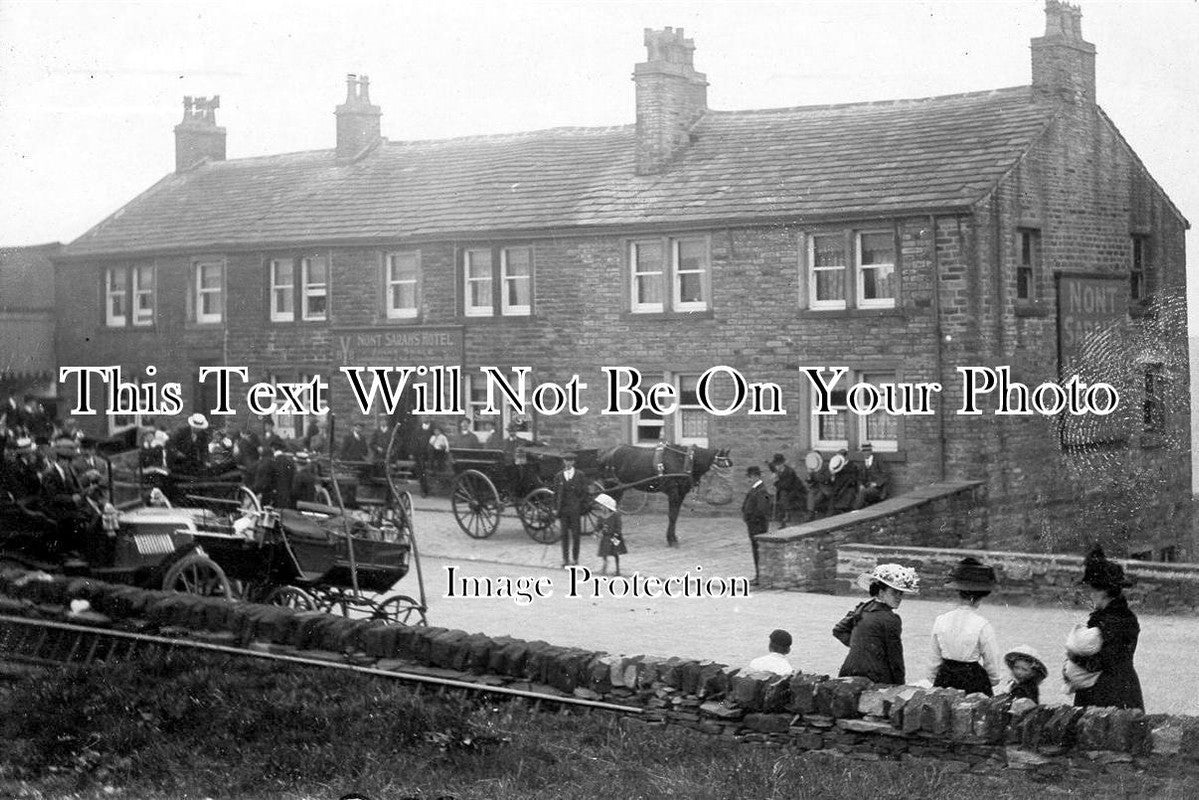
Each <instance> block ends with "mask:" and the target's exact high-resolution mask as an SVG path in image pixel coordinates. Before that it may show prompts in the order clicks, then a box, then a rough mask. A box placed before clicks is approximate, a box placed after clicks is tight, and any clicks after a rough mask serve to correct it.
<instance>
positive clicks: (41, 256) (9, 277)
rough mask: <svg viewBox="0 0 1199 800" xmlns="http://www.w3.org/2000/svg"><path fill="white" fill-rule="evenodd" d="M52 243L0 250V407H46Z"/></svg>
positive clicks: (52, 386)
mask: <svg viewBox="0 0 1199 800" xmlns="http://www.w3.org/2000/svg"><path fill="white" fill-rule="evenodd" d="M61 248H62V245H61V244H59V243H58V242H51V243H49V244H40V245H34V246H32V247H0V403H5V402H7V400H8V398H9V397H12V398H13V399H15V400H16V401H17V402H18V403H24V402H25V400H26V399H29V400H32V401H34V402H40V403H43V404H44V405H45V404H48V405H50V407H51V410H52V411H53V410H55V409H54V399H55V397H56V395H57V391H56V389H57V385H56V383H55V377H56V376H55V368H54V317H55V311H54V264H53V263H52V262H51V259H52V258H53V257H54V255H55V254H56V253H58V251H59V250H60V249H61Z"/></svg>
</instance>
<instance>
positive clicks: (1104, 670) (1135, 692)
mask: <svg viewBox="0 0 1199 800" xmlns="http://www.w3.org/2000/svg"><path fill="white" fill-rule="evenodd" d="M1079 583H1080V584H1085V585H1086V586H1087V587H1089V589H1090V596H1091V604H1092V606H1094V608H1095V610H1094V611H1093V612H1092V613H1091V616H1090V617H1089V618H1088V619H1087V627H1088V628H1098V629H1099V634H1100V637H1101V643H1100V646H1099V652H1097V653H1095V654H1094V655H1089V656H1080V655H1075V654H1070V655H1069V658H1070V660H1071V661H1073V662H1074V663H1076V664H1077V665H1078V666H1080V667H1082V668H1083V669H1084V670H1087V671H1090V672H1097V673H1099V675H1098V678H1096V679H1095V682H1094V684H1093V685H1092V686H1090V687H1089V688H1079V689H1077V690H1076V691H1075V693H1074V705H1076V706H1115V707H1116V708H1140V709H1143V708H1144V707H1145V700H1144V697H1143V695H1142V694H1141V680H1140V678H1139V677H1137V671H1136V668H1135V667H1134V666H1133V663H1132V659H1133V655H1134V654H1135V653H1136V650H1137V639H1138V638H1139V637H1140V633H1141V625H1140V623H1139V622H1138V621H1137V616H1136V614H1134V613H1132V610H1131V609H1130V608H1129V607H1128V600H1126V599H1125V597H1124V589H1126V588H1127V587H1129V586H1132V582H1131V581H1129V580H1127V579H1126V578H1125V577H1124V568H1123V567H1121V566H1120V565H1119V564H1117V563H1116V562H1115V561H1111V560H1110V559H1108V558H1107V557H1106V556H1104V554H1103V550H1101V549H1100V548H1098V547H1096V548H1095V549H1094V550H1092V551H1091V552H1090V554H1089V555H1087V559H1086V561H1085V562H1084V564H1083V575H1082V579H1081V580H1079Z"/></svg>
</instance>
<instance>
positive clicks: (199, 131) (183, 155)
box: [175, 94, 225, 172]
mask: <svg viewBox="0 0 1199 800" xmlns="http://www.w3.org/2000/svg"><path fill="white" fill-rule="evenodd" d="M220 107H221V96H220V95H219V94H218V95H213V96H212V97H211V98H208V97H184V98H183V121H182V122H180V123H179V124H178V125H176V126H175V171H176V172H185V171H187V170H189V169H191V168H192V167H195V166H198V165H199V164H201V163H203V162H205V161H224V160H225V129H224V128H220V127H217V124H216V110H217V109H218V108H220Z"/></svg>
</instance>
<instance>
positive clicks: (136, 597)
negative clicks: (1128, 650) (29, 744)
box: [0, 571, 1199, 775]
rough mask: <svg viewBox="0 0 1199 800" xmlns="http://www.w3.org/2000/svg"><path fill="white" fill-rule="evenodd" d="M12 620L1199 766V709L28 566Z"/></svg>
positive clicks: (729, 718)
mask: <svg viewBox="0 0 1199 800" xmlns="http://www.w3.org/2000/svg"><path fill="white" fill-rule="evenodd" d="M75 599H86V600H88V601H89V603H90V604H91V607H92V610H89V611H85V612H83V613H79V614H74V615H71V614H70V613H69V611H68V607H69V605H70V602H71V601H72V600H75ZM0 614H3V615H15V616H23V617H43V618H48V619H55V620H65V621H69V622H73V623H76V624H82V625H89V626H95V627H98V628H121V629H125V630H134V631H137V632H141V633H151V632H152V633H169V634H171V635H173V636H187V637H194V638H196V639H198V640H203V641H207V642H216V643H221V644H226V645H236V646H241V647H247V648H250V649H256V650H259V651H265V652H274V653H283V654H290V655H298V656H304V657H310V658H316V659H322V660H333V661H341V660H342V659H343V657H344V656H345V655H346V654H353V655H354V656H356V660H357V661H364V662H369V663H372V664H373V666H374V667H375V668H378V669H384V670H397V671H407V672H411V671H416V672H420V673H423V674H433V675H440V676H443V677H451V678H456V679H461V680H467V681H474V682H478V683H481V684H486V685H490V686H509V687H512V688H517V689H525V690H533V691H536V692H540V693H547V694H551V695H558V696H573V697H579V698H584V699H591V700H604V701H606V702H609V703H613V704H618V705H623V706H627V707H629V708H630V709H631V713H637V716H638V717H639V718H640V719H642V720H644V721H646V722H648V723H650V724H671V725H679V726H683V727H687V728H692V729H695V730H698V731H701V732H704V733H708V734H712V735H720V736H728V737H731V738H734V739H736V740H739V741H745V742H770V743H778V744H785V745H789V746H792V747H796V748H799V749H802V750H827V751H833V752H838V753H841V754H844V755H849V756H851V757H857V758H870V759H878V758H899V757H901V756H903V757H932V758H936V759H938V760H939V761H940V762H942V763H949V764H954V765H956V766H955V767H954V768H955V769H963V770H964V769H970V770H974V771H979V772H989V771H995V770H998V769H1002V768H1003V767H1005V766H1006V767H1016V768H1024V769H1034V770H1036V771H1038V772H1042V773H1047V774H1052V775H1064V774H1067V773H1071V772H1075V773H1076V772H1079V771H1117V772H1118V771H1119V770H1121V769H1128V768H1135V767H1141V768H1144V767H1148V768H1151V769H1154V770H1155V771H1159V772H1160V773H1162V774H1165V773H1166V772H1167V771H1170V772H1174V771H1177V770H1179V769H1182V770H1195V769H1199V719H1196V718H1194V717H1168V716H1165V715H1152V716H1146V715H1145V714H1144V713H1143V712H1141V711H1136V710H1116V709H1107V708H1090V709H1081V708H1073V707H1070V706H1036V705H1034V704H1032V703H1031V701H1028V700H1020V701H1016V702H1014V703H1013V702H1009V700H1008V699H1007V698H1006V697H1003V696H1001V697H996V698H987V697H984V696H982V695H969V696H967V695H964V694H963V693H962V692H960V691H957V690H945V689H935V690H924V689H920V688H917V687H914V686H881V685H873V684H871V683H870V682H869V681H867V680H865V679H863V678H831V679H830V678H829V677H827V676H823V675H808V674H804V673H796V674H794V675H792V676H787V677H783V676H777V675H771V674H768V673H750V674H745V673H742V672H740V671H738V670H736V669H732V668H729V667H727V666H725V665H723V664H715V663H711V662H696V661H685V660H682V659H679V658H662V657H657V656H626V655H610V654H607V653H597V652H591V651H587V650H581V649H577V648H565V647H555V646H553V645H551V644H548V643H546V642H526V641H521V640H518V639H512V638H508V637H498V638H493V637H489V636H486V635H484V634H481V633H467V632H466V631H461V630H446V629H443V628H424V627H405V626H395V625H386V624H384V623H382V622H380V621H368V620H352V619H345V618H342V617H336V616H331V615H327V614H322V613H315V612H297V611H293V610H291V609H286V608H281V607H275V606H262V605H255V604H251V603H230V602H227V601H224V600H221V599H217V598H205V597H198V596H195V595H184V594H172V593H168V592H155V591H146V590H141V589H136V588H133V587H128V586H114V585H109V584H104V583H99V582H95V581H92V580H88V579H81V578H74V579H69V578H51V577H50V576H48V575H44V574H42V575H37V574H34V573H25V572H18V571H0Z"/></svg>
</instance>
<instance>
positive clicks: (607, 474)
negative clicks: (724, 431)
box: [597, 444, 733, 547]
mask: <svg viewBox="0 0 1199 800" xmlns="http://www.w3.org/2000/svg"><path fill="white" fill-rule="evenodd" d="M597 462H598V464H599V466H600V468H601V470H602V474H603V476H604V480H605V482H606V483H608V484H612V483H614V484H615V486H614V487H612V488H605V489H604V491H605V492H607V493H608V494H610V495H612V496H613V497H614V498H615V499H616V501H617V502H620V496H621V494H623V493H624V490H625V489H630V488H637V489H640V490H641V491H643V492H661V493H662V494H664V495H666V499H667V500H668V501H669V503H670V512H669V520H670V522H669V524H668V525H667V527H666V544H667V545H669V546H670V547H678V544H679V540H678V538H677V537H676V536H675V533H674V526H675V521H676V520H678V518H679V509H680V508H682V507H683V498H685V497H686V496H687V493H688V492H690V491H691V490H692V489H693V488H695V485H696V484H697V483H699V479H700V478H702V477H703V476H704V475H705V474H706V473H707V472H708V470H709V469H711V468H712V467H713V466H715V467H718V468H720V469H727V468H728V467H731V466H732V465H733V462H732V461H731V460H730V459H729V451H728V450H727V449H721V450H714V449H711V448H708V447H679V446H676V445H666V444H660V445H658V447H656V448H647V447H637V446H635V445H628V444H622V445H618V446H616V447H613V448H610V449H608V450H605V451H603V452H601V453H599V454H598V457H597Z"/></svg>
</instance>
